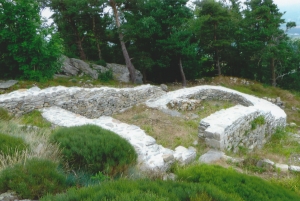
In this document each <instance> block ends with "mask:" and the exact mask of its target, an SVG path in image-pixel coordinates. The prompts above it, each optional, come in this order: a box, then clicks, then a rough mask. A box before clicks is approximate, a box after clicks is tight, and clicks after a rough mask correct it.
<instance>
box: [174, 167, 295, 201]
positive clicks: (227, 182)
mask: <svg viewBox="0 0 300 201" xmlns="http://www.w3.org/2000/svg"><path fill="white" fill-rule="evenodd" d="M177 175H178V179H179V180H181V181H187V182H194V183H199V184H207V183H209V184H211V185H213V186H215V187H217V188H219V189H220V190H222V191H225V192H227V193H228V194H235V195H237V196H239V197H240V198H242V200H256V201H258V200H261V201H266V200H280V201H282V200H299V196H298V195H296V194H295V193H294V192H291V191H289V190H286V189H283V188H281V187H279V186H277V185H274V184H271V183H270V182H267V181H265V180H263V179H261V178H258V177H255V176H248V175H245V174H241V173H238V172H237V171H235V170H233V169H225V168H223V167H220V166H210V165H204V164H203V165H194V166H190V167H187V168H185V169H182V170H178V171H177Z"/></svg>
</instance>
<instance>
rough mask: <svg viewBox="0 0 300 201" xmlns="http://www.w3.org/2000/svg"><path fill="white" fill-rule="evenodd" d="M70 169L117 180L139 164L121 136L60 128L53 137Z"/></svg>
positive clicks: (91, 128) (86, 127)
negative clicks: (101, 174)
mask: <svg viewBox="0 0 300 201" xmlns="http://www.w3.org/2000/svg"><path fill="white" fill-rule="evenodd" d="M50 141H51V142H55V143H58V144H59V145H60V148H61V149H62V154H63V157H64V159H65V160H66V162H67V163H68V164H69V166H70V167H72V168H75V169H76V170H83V171H87V172H89V173H91V174H97V173H99V171H100V172H102V173H104V174H108V175H110V176H115V175H116V174H118V173H121V172H124V171H126V170H127V168H128V167H129V166H130V165H133V164H135V162H136V159H137V154H136V153H135V150H134V148H133V147H132V146H131V145H130V144H129V143H128V142H127V141H126V140H125V139H123V138H121V137H120V136H118V135H117V134H115V133H113V132H111V131H109V130H105V129H102V128H100V127H98V126H95V125H84V126H75V127H70V128H60V129H58V130H57V131H55V132H54V133H53V135H52V136H51V137H50Z"/></svg>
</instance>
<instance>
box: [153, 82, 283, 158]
mask: <svg viewBox="0 0 300 201" xmlns="http://www.w3.org/2000/svg"><path fill="white" fill-rule="evenodd" d="M195 100H224V101H229V100H230V101H232V102H234V103H236V104H238V105H236V106H234V107H231V108H228V109H226V110H224V109H223V110H220V111H218V112H216V113H214V114H211V115H210V116H208V117H206V118H204V119H202V120H201V121H200V123H199V132H198V136H199V137H200V138H202V139H204V140H205V142H206V144H207V145H208V146H210V147H213V148H215V149H219V150H232V151H234V152H236V151H238V149H239V148H245V149H248V150H250V151H251V150H253V149H254V148H261V147H262V146H263V145H264V144H265V143H266V142H267V141H268V139H269V138H270V136H271V135H272V134H273V133H274V132H275V130H276V128H277V127H284V126H285V125H286V114H285V112H284V111H283V110H282V109H281V108H279V107H278V106H277V105H274V104H272V103H270V102H268V101H266V100H264V99H261V98H257V97H254V96H251V95H248V94H244V93H240V92H237V91H234V90H231V89H228V88H225V87H220V86H197V87H192V88H185V89H181V90H177V91H173V92H169V93H167V94H165V95H163V96H162V97H159V98H157V99H155V100H150V101H148V102H147V105H148V106H149V107H152V108H158V109H164V110H166V109H169V108H168V107H170V108H172V109H173V108H179V109H180V108H181V107H178V106H176V107H175V106H174V107H172V106H173V105H175V104H174V102H175V103H178V102H180V103H182V104H181V105H184V104H185V105H188V106H189V105H193V104H194V102H195ZM187 103H188V104H187ZM190 108H193V107H188V110H189V109H190ZM259 116H262V117H263V118H264V120H265V123H264V124H263V125H256V128H255V129H254V128H252V124H253V121H254V120H255V119H256V118H257V117H259Z"/></svg>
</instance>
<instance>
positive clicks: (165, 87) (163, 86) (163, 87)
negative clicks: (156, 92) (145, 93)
mask: <svg viewBox="0 0 300 201" xmlns="http://www.w3.org/2000/svg"><path fill="white" fill-rule="evenodd" d="M160 88H161V89H162V90H163V91H165V92H168V91H169V90H168V86H167V85H165V84H161V85H160Z"/></svg>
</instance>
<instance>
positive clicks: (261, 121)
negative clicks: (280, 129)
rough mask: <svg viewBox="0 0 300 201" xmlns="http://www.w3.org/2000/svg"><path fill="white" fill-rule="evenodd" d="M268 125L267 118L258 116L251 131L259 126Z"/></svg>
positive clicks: (252, 124) (252, 122)
mask: <svg viewBox="0 0 300 201" xmlns="http://www.w3.org/2000/svg"><path fill="white" fill-rule="evenodd" d="M265 123H266V120H265V117H264V116H262V115H261V116H258V117H256V118H255V119H253V121H251V129H252V130H254V129H256V127H257V126H258V125H260V126H261V125H264V124H265Z"/></svg>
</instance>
